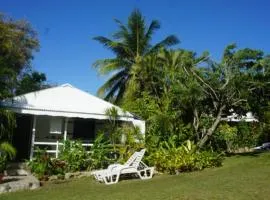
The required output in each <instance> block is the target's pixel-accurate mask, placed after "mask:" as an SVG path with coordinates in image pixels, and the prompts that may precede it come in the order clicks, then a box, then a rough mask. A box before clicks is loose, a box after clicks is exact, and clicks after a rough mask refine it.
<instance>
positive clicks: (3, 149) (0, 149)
mask: <svg viewBox="0 0 270 200" xmlns="http://www.w3.org/2000/svg"><path fill="white" fill-rule="evenodd" d="M15 155H16V149H15V148H14V147H13V146H12V145H11V144H10V143H8V142H2V143H1V142H0V173H3V172H4V170H5V169H6V165H7V161H8V160H9V159H12V158H14V157H15Z"/></svg>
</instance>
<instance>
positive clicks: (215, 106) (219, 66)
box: [189, 44, 263, 147]
mask: <svg viewBox="0 0 270 200" xmlns="http://www.w3.org/2000/svg"><path fill="white" fill-rule="evenodd" d="M262 55H263V53H262V52H261V51H258V50H252V49H248V48H246V49H240V50H237V49H236V45H235V44H233V45H229V46H227V47H226V48H225V50H224V54H223V58H222V61H221V62H220V63H216V62H214V61H212V60H210V59H208V58H207V56H206V57H205V58H203V60H202V62H205V63H206V67H202V66H200V67H194V68H190V70H189V72H190V74H191V76H194V77H196V79H197V80H198V82H199V83H200V84H201V87H202V89H203V91H204V94H205V99H204V101H205V103H206V102H208V103H207V108H208V110H207V109H205V108H203V110H202V113H203V114H206V116H208V117H210V118H211V120H210V121H211V123H210V125H209V126H208V127H207V131H205V132H204V133H202V135H201V139H200V141H199V143H198V146H199V147H203V146H204V145H205V143H206V142H207V141H208V140H209V138H210V137H211V136H212V134H213V133H215V130H216V128H217V127H218V125H219V123H220V122H221V119H222V116H226V115H228V114H229V113H230V110H231V109H233V110H234V111H235V112H236V113H238V114H239V115H241V114H245V113H246V112H247V111H248V110H249V109H250V107H249V102H248V99H249V97H250V95H251V91H252V88H253V87H254V84H253V76H251V75H252V74H254V73H256V74H257V73H260V72H261V69H260V68H261V66H260V62H259V60H260V59H261V58H262Z"/></svg>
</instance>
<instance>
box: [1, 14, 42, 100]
mask: <svg viewBox="0 0 270 200" xmlns="http://www.w3.org/2000/svg"><path fill="white" fill-rule="evenodd" d="M38 48H39V42H38V40H37V38H36V33H35V32H34V30H33V29H32V28H31V26H30V24H29V23H28V22H26V21H25V20H17V21H16V20H13V19H11V18H8V17H7V16H4V15H3V14H1V15H0V100H1V99H3V98H6V97H8V96H11V95H12V94H13V90H14V88H15V86H16V80H17V76H18V75H20V73H21V72H22V71H23V70H25V69H26V68H28V67H30V63H31V60H32V59H33V53H34V52H35V51H37V50H38Z"/></svg>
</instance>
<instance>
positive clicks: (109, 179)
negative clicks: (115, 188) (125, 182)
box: [103, 173, 120, 185]
mask: <svg viewBox="0 0 270 200" xmlns="http://www.w3.org/2000/svg"><path fill="white" fill-rule="evenodd" d="M119 177H120V173H117V174H112V175H106V176H104V177H103V181H104V182H105V184H106V185H111V184H115V183H118V181H119Z"/></svg>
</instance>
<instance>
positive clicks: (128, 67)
mask: <svg viewBox="0 0 270 200" xmlns="http://www.w3.org/2000/svg"><path fill="white" fill-rule="evenodd" d="M115 21H116V23H117V25H118V26H119V30H118V31H117V32H116V33H114V34H113V38H112V39H109V38H106V37H103V36H98V37H95V38H94V40H97V41H98V42H100V43H101V44H102V45H103V46H104V47H106V48H108V49H109V50H111V51H112V52H113V53H114V55H115V57H114V58H108V59H103V60H98V61H96V62H95V63H94V67H96V68H97V69H98V71H99V73H100V74H103V75H108V74H109V75H111V77H110V78H109V80H107V82H106V83H105V84H104V85H103V86H101V87H100V88H99V90H98V94H99V95H100V96H102V97H104V98H105V99H106V100H111V101H115V102H116V103H119V102H120V100H122V98H123V95H124V93H125V91H126V88H127V85H128V83H129V81H130V78H131V75H132V73H133V72H132V71H133V70H134V68H135V67H136V66H135V65H134V64H135V63H137V62H139V61H140V60H141V58H142V57H143V56H145V55H147V54H150V53H152V52H155V51H157V50H158V49H159V48H161V47H169V46H172V45H175V44H177V43H178V42H179V41H178V39H177V38H176V37H175V36H173V35H170V36H168V37H166V38H165V39H164V40H162V41H161V42H159V43H157V44H155V45H151V40H152V37H153V34H154V32H155V31H156V30H158V29H160V23H159V22H158V21H157V20H153V21H151V22H150V25H149V26H148V25H147V24H146V21H145V19H144V17H143V15H142V13H141V12H140V11H139V10H138V9H135V10H134V11H133V12H132V13H131V14H130V16H129V18H128V22H127V24H126V25H125V24H123V23H122V22H120V21H119V20H115Z"/></svg>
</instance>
